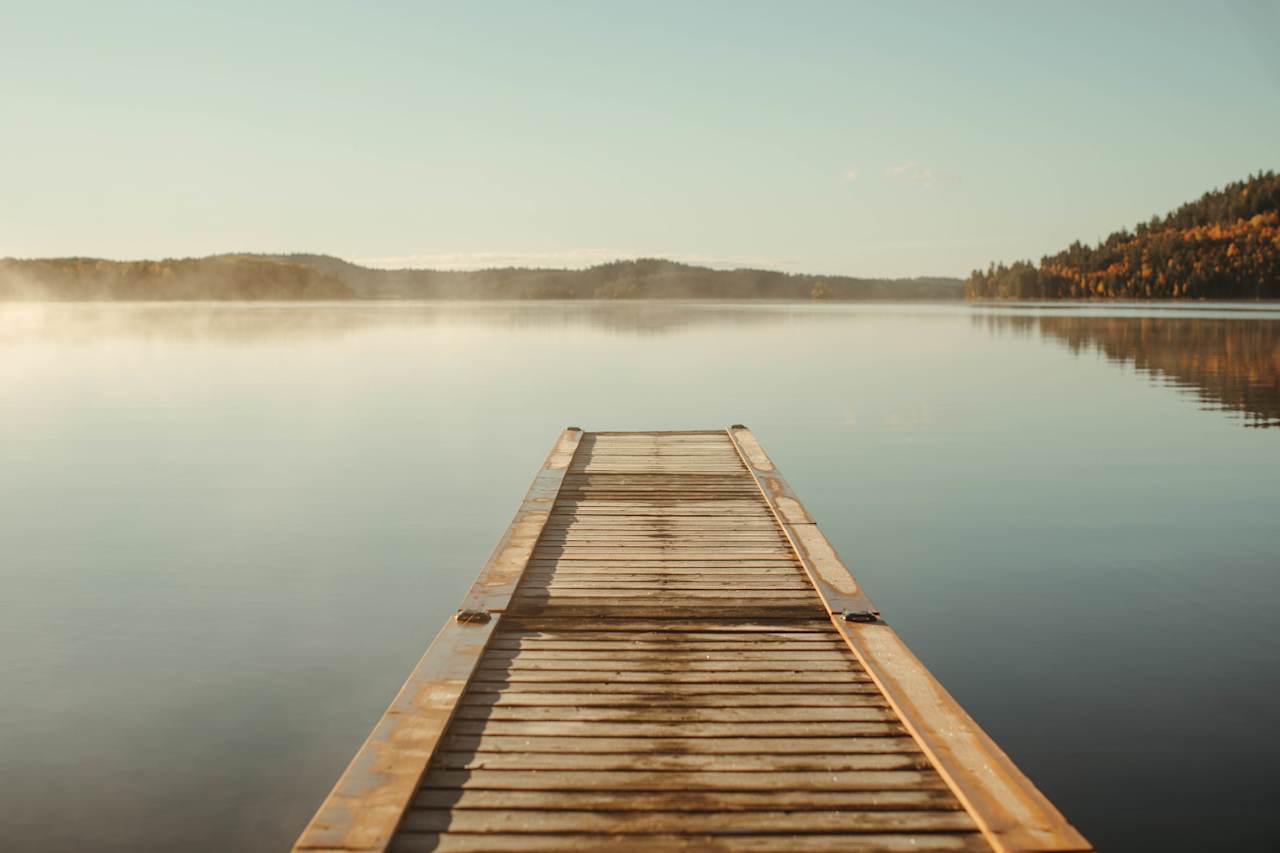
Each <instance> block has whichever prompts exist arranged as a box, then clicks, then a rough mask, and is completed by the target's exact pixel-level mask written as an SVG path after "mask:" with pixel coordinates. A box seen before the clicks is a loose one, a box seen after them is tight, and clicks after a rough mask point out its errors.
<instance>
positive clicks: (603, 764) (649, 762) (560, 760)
mask: <svg viewBox="0 0 1280 853" xmlns="http://www.w3.org/2000/svg"><path fill="white" fill-rule="evenodd" d="M431 761H432V767H438V768H442V769H446V770H527V771H536V772H546V771H553V770H602V771H603V770H629V771H644V772H649V771H653V772H659V771H663V772H665V771H674V770H685V771H700V770H708V769H712V770H715V771H716V772H719V773H777V772H809V773H840V772H845V771H852V770H925V769H928V767H929V760H928V759H927V758H925V757H924V755H923V754H921V753H905V754H899V753H888V754H885V753H872V754H857V753H842V754H831V755H828V754H821V753H811V754H795V755H770V754H758V755H712V754H711V753H706V752H704V753H695V754H690V755H677V754H674V753H644V754H638V755H616V754H612V753H608V754H600V753H594V754H587V755H578V754H574V753H570V752H556V753H543V752H519V753H509V752H503V753H474V752H452V751H444V750H437V751H436V753H435V755H434V756H433V757H432V759H431Z"/></svg>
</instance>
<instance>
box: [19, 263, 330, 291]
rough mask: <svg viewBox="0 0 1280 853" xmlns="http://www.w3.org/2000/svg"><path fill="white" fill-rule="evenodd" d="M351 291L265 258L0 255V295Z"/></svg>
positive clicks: (308, 271) (321, 276)
mask: <svg viewBox="0 0 1280 853" xmlns="http://www.w3.org/2000/svg"><path fill="white" fill-rule="evenodd" d="M353 296H355V293H354V291H352V289H351V288H350V287H348V286H347V285H346V284H344V283H343V282H342V281H340V280H338V279H337V278H334V277H333V276H331V275H327V274H325V273H323V272H319V271H317V270H314V269H312V268H310V267H306V266H303V265H301V264H291V263H282V262H280V261H275V260H271V259H268V258H243V257H240V258H237V257H219V258H188V259H182V260H164V261H104V260H100V259H97V258H44V259H38V260H16V259H13V258H0V299H49V300H76V301H115V300H119V301H125V300H129V301H180V300H206V299H217V300H227V299H230V300H254V299H263V300H275V299H280V300H293V299H350V298H352V297H353Z"/></svg>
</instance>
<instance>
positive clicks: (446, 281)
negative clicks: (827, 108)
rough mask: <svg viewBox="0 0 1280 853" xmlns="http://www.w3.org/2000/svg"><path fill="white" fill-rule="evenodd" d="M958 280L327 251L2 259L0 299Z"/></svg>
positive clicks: (882, 296) (932, 287)
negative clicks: (419, 260)
mask: <svg viewBox="0 0 1280 853" xmlns="http://www.w3.org/2000/svg"><path fill="white" fill-rule="evenodd" d="M963 298H964V286H963V282H962V280H961V279H959V278H944V277H922V278H909V279H882V278H854V277H852V276H826V275H805V274H795V273H783V272H776V271H773V270H755V269H736V270H716V269H710V268H708V267H699V266H693V265H690V264H681V263H676V262H674V261H667V260H661V259H643V260H635V261H615V262H613V263H608V264H601V265H599V266H595V267H589V268H587V269H582V270H549V269H530V268H520V267H510V268H502V269H489V270H474V271H448V270H380V269H372V268H369V267H362V266H359V265H357V264H353V263H350V262H348V261H344V260H342V259H340V258H335V257H331V256H327V255H302V254H296V255H214V256H211V257H207V258H186V259H180V260H161V261H108V260H102V259H97V258H49V259H32V260H18V259H13V258H7V259H2V260H0V300H24V301H30V300H40V301H85V302H97V301H158V302H173V301H180V302H186V301H257V300H278V301H293V300H301V301H308V302H311V301H324V300H350V299H374V300H407V299H415V300H429V301H435V300H443V299H457V300H483V299H538V300H551V299H562V300H600V301H622V300H637V299H648V300H659V299H662V300H671V299H731V300H744V301H745V300H764V299H770V300H806V301H810V300H811V301H825V300H830V301H861V300H876V301H920V300H929V301H960V300H962V299H963Z"/></svg>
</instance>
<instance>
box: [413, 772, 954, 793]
mask: <svg viewBox="0 0 1280 853" xmlns="http://www.w3.org/2000/svg"><path fill="white" fill-rule="evenodd" d="M430 784H431V786H432V787H447V788H484V789H486V790H504V791H551V790H555V791H583V790H585V791H610V790H612V791H686V792H688V791H695V790H704V791H776V790H790V791H900V790H913V791H914V790H923V789H927V788H933V789H939V790H945V788H946V786H945V785H944V784H943V783H942V781H941V780H940V779H939V778H938V776H937V774H934V773H926V772H921V771H918V770H847V771H840V772H834V773H812V772H810V771H778V772H776V773H731V772H726V773H719V772H714V771H661V772H650V771H636V770H555V771H548V772H545V773H524V772H521V771H518V770H438V771H432V774H431V779H430Z"/></svg>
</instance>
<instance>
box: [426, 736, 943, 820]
mask: <svg viewBox="0 0 1280 853" xmlns="http://www.w3.org/2000/svg"><path fill="white" fill-rule="evenodd" d="M441 748H442V749H450V750H455V751H471V752H477V753H490V752H515V753H522V754H523V753H533V752H568V753H573V754H575V755H587V754H623V755H639V754H648V753H674V754H677V755H698V754H705V755H795V754H820V755H837V754H841V755H844V754H856V755H861V754H868V753H901V754H908V755H910V754H919V752H920V747H919V746H918V745H917V744H916V742H915V739H914V738H911V737H905V736H903V737H890V736H886V737H853V738H848V737H812V738H770V737H758V738H742V737H722V738H714V737H705V738H697V737H665V738H654V737H646V738H634V737H632V738H623V737H581V736H578V737H555V736H548V735H539V736H530V735H489V734H486V735H456V734H450V735H448V736H446V737H445V739H444V740H443V741H442V742H441ZM430 781H431V778H430V776H428V777H427V780H426V782H427V783H430ZM957 807H958V805H957Z"/></svg>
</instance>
